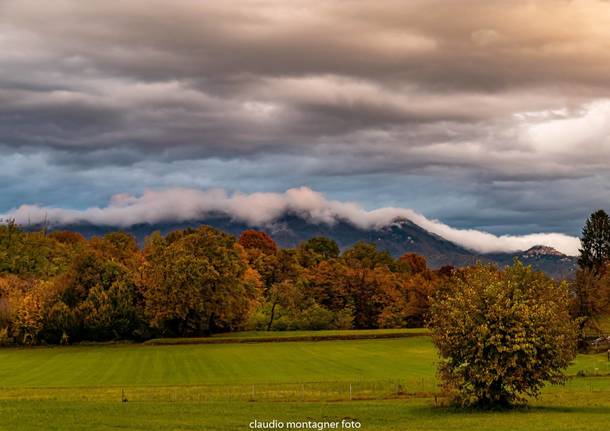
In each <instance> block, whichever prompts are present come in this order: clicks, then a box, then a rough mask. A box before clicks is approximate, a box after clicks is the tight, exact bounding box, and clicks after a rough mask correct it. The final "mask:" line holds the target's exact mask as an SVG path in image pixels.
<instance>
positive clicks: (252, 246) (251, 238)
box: [238, 229, 277, 255]
mask: <svg viewBox="0 0 610 431" xmlns="http://www.w3.org/2000/svg"><path fill="white" fill-rule="evenodd" d="M238 242H239V244H240V245H241V246H242V247H243V248H244V249H245V250H246V251H251V250H257V251H258V252H260V253H262V254H267V255H271V254H275V253H277V244H276V243H275V241H273V238H271V237H270V236H269V235H268V234H266V233H265V232H261V231H257V230H253V229H248V230H245V231H243V232H242V234H241V235H240V237H239V241H238Z"/></svg>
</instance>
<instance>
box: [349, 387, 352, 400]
mask: <svg viewBox="0 0 610 431" xmlns="http://www.w3.org/2000/svg"><path fill="white" fill-rule="evenodd" d="M349 400H350V401H351V400H352V384H351V383H350V384H349Z"/></svg>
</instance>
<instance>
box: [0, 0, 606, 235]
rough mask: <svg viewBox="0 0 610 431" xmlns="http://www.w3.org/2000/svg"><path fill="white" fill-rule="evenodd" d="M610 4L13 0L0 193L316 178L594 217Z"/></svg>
mask: <svg viewBox="0 0 610 431" xmlns="http://www.w3.org/2000/svg"><path fill="white" fill-rule="evenodd" d="M609 19H610V4H608V3H607V2H600V1H595V0H574V1H550V0H548V1H525V0H523V1H521V0H518V1H514V2H510V4H509V5H507V3H506V2H503V1H495V0H492V1H490V0H478V1H474V0H464V1H436V0H425V1H424V0H419V1H411V2H402V1H388V0H381V1H375V2H361V1H357V2H356V1H354V2H351V1H348V2H323V1H302V2H300V1H297V2H280V1H277V0H274V1H238V2H225V3H220V2H200V1H194V0H177V1H172V2H167V1H161V0H146V1H144V0H130V1H127V2H118V1H107V2H80V1H76V0H56V1H53V2H40V1H34V0H2V1H0V147H2V148H3V157H2V159H1V160H0V172H2V173H1V174H0V179H1V180H2V184H0V192H2V193H3V201H0V209H3V208H4V209H8V208H10V207H13V206H17V205H18V204H19V203H23V202H42V203H46V204H53V203H65V202H68V201H69V196H70V194H71V193H70V192H69V191H68V190H72V191H73V193H72V195H73V196H75V198H74V200H73V202H72V203H71V206H83V205H91V204H94V203H96V202H97V203H100V202H103V201H104V200H105V199H107V198H108V197H109V196H110V195H111V194H113V193H115V192H120V191H132V192H134V191H135V192H139V191H141V190H142V188H143V187H148V186H150V187H154V186H160V187H162V186H186V187H209V186H214V185H216V186H226V187H229V188H237V189H243V190H244V191H255V190H256V189H259V190H263V189H267V190H273V191H284V190H285V189H286V188H287V187H290V186H296V185H300V184H310V185H311V184H315V186H316V188H317V189H320V190H323V191H327V192H329V193H332V194H333V196H336V197H340V196H341V195H345V196H348V195H349V196H354V188H359V190H361V195H360V198H358V199H357V200H361V201H363V202H365V203H367V204H369V205H378V206H383V205H386V204H392V203H393V202H394V199H400V200H402V204H403V205H407V206H410V205H411V201H413V202H417V203H418V205H419V209H421V210H422V211H430V212H431V213H432V215H433V216H437V217H441V218H446V219H447V220H448V221H451V222H455V223H457V224H459V225H461V226H464V227H467V226H468V225H469V223H470V224H471V225H476V226H483V227H487V228H489V229H492V230H493V229H504V228H506V229H519V228H518V227H514V226H513V228H510V225H517V224H518V225H519V226H522V229H529V226H536V229H543V230H545V228H544V226H547V225H548V226H553V227H554V228H556V229H557V230H564V231H566V232H570V233H575V229H576V228H575V226H576V224H577V222H576V221H575V220H581V219H582V217H583V215H584V214H586V211H588V210H589V209H592V208H594V207H597V206H602V205H603V204H604V203H606V202H608V200H610V190H609V184H610V180H609V175H610V174H609V168H610V139H609V136H610V80H608V76H609V74H610V49H609V48H610V47H609V45H608V41H609V40H610V30H609V27H608V25H607V22H608V21H609ZM279 164H281V166H279ZM28 168H29V169H28ZM177 170H179V171H177ZM24 173H25V175H26V176H25V177H24V176H22V175H24ZM414 178H416V180H415V179H414ZM426 179H427V180H426ZM401 181H415V182H416V183H417V186H414V187H409V184H408V183H407V184H406V185H403V186H401V185H400V183H401ZM41 183H43V184H44V186H43V187H41V186H39V184H41ZM392 183H396V184H397V185H394V184H392ZM50 184H53V187H51V186H50ZM422 187H423V188H422ZM415 189H417V190H415ZM85 190H89V191H90V192H89V193H86V192H85ZM432 191H434V193H435V195H436V196H440V197H443V198H444V199H445V200H446V201H447V205H445V206H444V208H441V205H439V204H436V203H433V202H425V199H423V198H422V196H426V195H427V194H429V193H430V192H432ZM584 191H586V192H584ZM556 194H558V196H560V199H557V198H553V197H552V196H553V195H556ZM380 196H384V199H383V201H382V200H381V198H380ZM96 199H97V201H96ZM558 202H562V203H561V204H558ZM565 202H570V203H577V204H578V205H579V207H578V209H575V208H574V205H572V204H569V205H567V204H565ZM536 218H537V219H539V220H536V221H532V220H533V219H536ZM468 220H470V222H469V221H468ZM523 226H528V227H527V228H525V227H523Z"/></svg>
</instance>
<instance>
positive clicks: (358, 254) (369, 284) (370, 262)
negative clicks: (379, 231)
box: [341, 242, 396, 329]
mask: <svg viewBox="0 0 610 431" xmlns="http://www.w3.org/2000/svg"><path fill="white" fill-rule="evenodd" d="M341 258H342V260H343V262H344V263H345V265H346V266H347V271H346V273H345V283H346V289H347V291H348V292H349V293H350V296H351V298H350V299H351V305H352V307H353V309H354V327H355V328H357V329H364V328H376V327H377V326H378V319H379V314H380V313H381V310H382V309H383V304H382V302H381V301H380V300H379V296H380V294H381V292H382V290H383V289H384V286H385V285H387V284H393V283H396V278H395V276H394V274H393V273H392V272H391V271H390V268H391V267H393V265H394V259H393V258H392V256H391V255H390V254H389V253H388V252H387V251H379V250H377V247H376V246H375V244H370V243H365V242H358V243H356V244H354V245H353V246H352V247H351V248H349V249H348V250H346V251H345V253H343V255H342V256H341Z"/></svg>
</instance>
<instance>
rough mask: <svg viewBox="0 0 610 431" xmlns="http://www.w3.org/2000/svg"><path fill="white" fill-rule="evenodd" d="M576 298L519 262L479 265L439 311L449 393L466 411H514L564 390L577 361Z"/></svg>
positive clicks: (434, 312)
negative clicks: (572, 310)
mask: <svg viewBox="0 0 610 431" xmlns="http://www.w3.org/2000/svg"><path fill="white" fill-rule="evenodd" d="M569 302H570V298H569V292H568V289H567V286H566V285H565V284H557V283H555V282H554V281H553V280H551V279H549V278H548V277H547V276H545V275H544V274H543V273H541V272H535V271H533V270H532V269H531V268H530V267H524V266H523V265H522V264H521V263H518V262H517V263H515V264H514V265H513V266H512V267H509V268H507V269H506V270H505V271H499V270H498V269H497V268H495V267H494V266H482V265H478V266H476V267H474V268H472V269H469V270H466V271H464V272H463V273H462V275H461V276H460V277H454V278H453V279H451V280H450V281H449V282H448V283H447V284H446V285H444V286H443V287H441V288H440V289H439V290H438V292H437V294H436V295H435V297H434V299H433V301H432V305H431V318H430V322H429V323H430V328H431V330H432V339H433V341H434V344H435V345H436V346H437V347H438V349H439V353H440V362H439V366H438V372H439V376H440V379H441V382H442V386H443V388H444V389H445V390H446V391H447V392H448V393H449V394H450V395H451V396H452V398H453V400H454V401H455V402H456V403H457V404H459V405H462V406H483V407H490V406H508V405H512V404H515V403H522V402H525V401H526V399H527V397H528V396H537V395H538V394H539V392H540V389H541V388H542V386H543V385H544V384H545V382H551V383H562V382H563V381H564V380H565V377H564V374H563V371H564V370H565V368H566V367H567V366H568V365H569V364H570V361H571V360H572V359H573V358H574V355H575V344H576V334H577V328H576V324H575V323H574V321H573V320H572V319H571V317H570V314H569Z"/></svg>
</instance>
